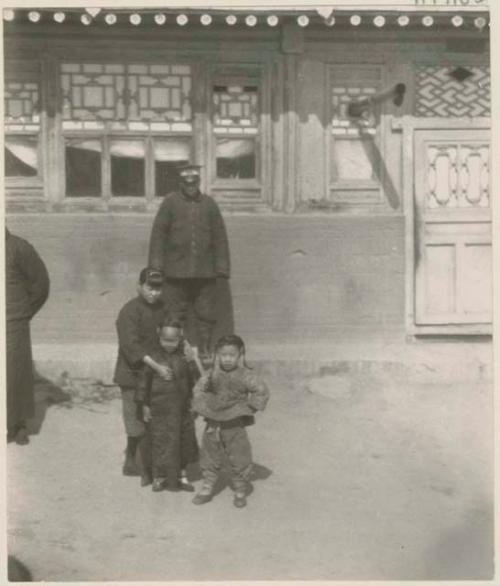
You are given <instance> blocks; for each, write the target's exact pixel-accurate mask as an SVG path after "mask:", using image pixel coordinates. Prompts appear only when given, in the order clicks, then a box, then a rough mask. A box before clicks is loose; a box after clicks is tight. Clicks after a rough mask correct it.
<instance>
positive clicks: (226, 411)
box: [193, 335, 269, 507]
mask: <svg viewBox="0 0 500 586" xmlns="http://www.w3.org/2000/svg"><path fill="white" fill-rule="evenodd" d="M215 352H216V354H215V364H214V368H213V370H212V372H211V373H209V374H207V375H204V376H203V377H202V378H201V379H200V380H199V381H198V382H197V383H196V385H195V388H194V398H193V411H195V412H196V413H198V414H200V415H202V416H203V417H204V418H205V421H206V427H205V432H204V434H203V440H202V445H201V461H200V464H201V470H202V474H203V485H202V488H201V490H200V492H199V493H198V494H197V495H196V496H195V497H194V499H193V503H194V504H196V505H201V504H204V503H207V502H209V501H210V500H211V499H212V494H213V489H214V486H215V483H216V481H217V478H218V476H219V473H220V469H221V466H222V460H223V457H224V456H227V458H228V460H229V463H230V469H231V476H232V483H233V489H234V501H233V502H234V505H235V506H236V507H244V506H245V505H246V496H247V492H248V487H249V480H250V476H251V473H252V452H251V447H250V442H249V440H248V435H247V432H246V429H245V427H246V426H247V425H251V424H253V423H254V413H255V412H256V411H262V410H264V409H265V407H266V405H267V402H268V400H269V390H268V388H267V386H266V384H265V383H264V382H262V381H261V380H260V379H259V378H258V377H257V376H255V375H254V374H253V373H252V372H251V371H250V369H249V368H248V366H247V365H246V363H245V345H244V343H243V340H242V339H241V338H240V337H239V336H235V335H230V336H223V337H222V338H221V339H220V340H219V341H218V342H217V345H216V347H215Z"/></svg>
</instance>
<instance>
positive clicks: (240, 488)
mask: <svg viewBox="0 0 500 586" xmlns="http://www.w3.org/2000/svg"><path fill="white" fill-rule="evenodd" d="M224 456H227V459H228V460H229V465H230V470H231V479H232V483H233V488H234V490H235V492H245V491H246V488H247V486H248V481H249V480H250V475H251V473H252V450H251V447H250V442H249V440H248V434H247V431H246V429H245V427H244V426H243V425H235V426H228V427H221V426H219V425H217V424H213V423H207V426H206V428H205V432H204V433H203V439H202V443H201V457H200V466H201V471H202V474H203V479H204V482H205V485H206V486H209V487H211V488H213V487H214V485H215V483H216V481H217V478H218V476H219V473H220V470H221V467H222V464H223V461H224Z"/></svg>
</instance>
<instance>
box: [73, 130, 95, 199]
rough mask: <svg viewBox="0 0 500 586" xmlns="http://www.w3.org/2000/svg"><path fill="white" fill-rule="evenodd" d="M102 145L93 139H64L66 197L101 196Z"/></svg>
mask: <svg viewBox="0 0 500 586" xmlns="http://www.w3.org/2000/svg"><path fill="white" fill-rule="evenodd" d="M101 152H102V143H101V141H100V140H97V139H93V138H90V139H89V138H67V139H66V195H67V196H68V197H88V196H93V197H96V196H100V195H101Z"/></svg>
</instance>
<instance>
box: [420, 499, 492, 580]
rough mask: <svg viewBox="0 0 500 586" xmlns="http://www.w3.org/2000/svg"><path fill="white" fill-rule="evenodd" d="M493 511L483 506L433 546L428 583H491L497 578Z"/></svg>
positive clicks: (428, 566)
mask: <svg viewBox="0 0 500 586" xmlns="http://www.w3.org/2000/svg"><path fill="white" fill-rule="evenodd" d="M494 554H495V551H494V511H493V505H492V504H484V505H483V506H481V507H477V508H475V509H474V510H471V511H469V512H468V514H467V515H466V516H465V517H464V519H463V522H462V523H461V524H460V525H457V526H456V527H454V528H453V529H450V530H449V531H447V532H446V533H444V534H443V535H442V536H441V538H440V539H439V540H438V541H437V542H436V543H435V544H434V546H433V547H432V551H431V553H430V556H429V560H428V563H427V567H426V568H425V571H426V576H425V578H424V579H425V580H492V579H493V577H494Z"/></svg>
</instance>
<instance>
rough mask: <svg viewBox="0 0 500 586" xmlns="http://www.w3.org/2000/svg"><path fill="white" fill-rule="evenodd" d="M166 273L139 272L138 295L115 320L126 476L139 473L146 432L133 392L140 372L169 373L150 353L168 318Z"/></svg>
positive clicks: (116, 373)
mask: <svg viewBox="0 0 500 586" xmlns="http://www.w3.org/2000/svg"><path fill="white" fill-rule="evenodd" d="M162 286H163V274H162V273H161V271H158V270H156V269H150V268H145V269H142V271H141V272H140V274H139V282H138V284H137V297H135V298H133V299H131V300H130V301H128V302H127V303H126V304H125V305H124V306H123V307H122V309H121V310H120V313H119V314H118V318H117V320H116V329H117V333H118V359H117V361H116V368H115V375H114V379H113V380H114V382H115V383H117V384H118V385H119V386H120V389H121V395H122V405H123V422H124V426H125V431H126V434H127V447H126V450H125V463H124V464H123V470H122V471H123V474H124V475H125V476H138V475H139V474H140V471H139V467H138V466H137V464H136V458H135V456H136V451H137V447H138V445H139V442H140V441H141V438H142V436H143V434H144V424H143V422H142V420H141V419H138V418H137V409H136V404H135V402H134V394H135V390H136V386H137V382H138V378H139V372H140V371H141V369H142V368H143V366H144V365H145V364H147V365H149V366H150V367H151V368H154V369H155V371H156V372H157V373H158V374H159V375H160V376H167V375H168V374H169V372H168V369H167V368H165V367H164V366H162V365H160V364H158V363H157V362H155V361H154V360H153V358H152V357H151V356H150V352H151V350H152V348H154V347H155V344H156V335H157V334H156V330H157V328H158V325H159V324H161V323H162V322H163V321H164V319H165V313H166V311H165V306H164V304H163V302H162V301H161V299H160V295H161V290H162Z"/></svg>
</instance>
